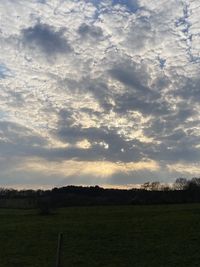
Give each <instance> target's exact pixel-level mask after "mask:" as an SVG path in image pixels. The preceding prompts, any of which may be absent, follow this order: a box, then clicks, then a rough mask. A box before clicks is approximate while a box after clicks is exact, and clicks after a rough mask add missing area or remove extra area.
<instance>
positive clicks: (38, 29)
mask: <svg viewBox="0 0 200 267" xmlns="http://www.w3.org/2000/svg"><path fill="white" fill-rule="evenodd" d="M64 31H65V29H64V28H61V29H60V30H59V31H57V30H56V29H55V28H54V27H52V26H50V25H48V24H42V23H37V24H35V25H34V26H33V27H28V28H25V29H23V30H22V38H23V42H24V43H25V44H27V45H28V46H29V47H30V48H31V49H35V48H39V49H40V50H41V51H42V53H44V54H45V55H46V56H47V57H51V56H54V55H57V54H66V53H69V52H70V51H71V46H70V45H69V44H68V41H67V39H66V38H65V37H64Z"/></svg>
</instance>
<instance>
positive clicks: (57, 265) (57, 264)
mask: <svg viewBox="0 0 200 267" xmlns="http://www.w3.org/2000/svg"><path fill="white" fill-rule="evenodd" d="M62 243H63V233H59V234H58V246H57V253H56V267H61V265H60V263H61V250H62Z"/></svg>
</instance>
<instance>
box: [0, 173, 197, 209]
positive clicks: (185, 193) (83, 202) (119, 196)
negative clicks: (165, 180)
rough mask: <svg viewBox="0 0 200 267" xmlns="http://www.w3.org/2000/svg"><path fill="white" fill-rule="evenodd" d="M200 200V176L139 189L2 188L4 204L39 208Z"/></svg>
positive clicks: (1, 200) (0, 201) (76, 187)
mask: <svg viewBox="0 0 200 267" xmlns="http://www.w3.org/2000/svg"><path fill="white" fill-rule="evenodd" d="M195 202H200V178H198V177H194V178H192V179H186V178H182V177H181V178H178V179H176V181H175V182H174V183H173V184H171V185H168V184H162V183H160V182H146V183H144V184H143V185H141V187H140V188H139V189H135V188H132V189H105V188H101V187H99V186H89V187H83V186H72V185H71V186H65V187H60V188H53V189H51V190H16V189H6V188H0V207H12V208H35V207H39V208H40V209H41V210H43V211H45V210H48V209H49V207H52V208H54V207H55V208H57V207H67V206H92V205H134V204H137V205H140V204H143V205H148V204H175V203H195Z"/></svg>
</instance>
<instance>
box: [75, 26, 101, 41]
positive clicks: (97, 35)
mask: <svg viewBox="0 0 200 267" xmlns="http://www.w3.org/2000/svg"><path fill="white" fill-rule="evenodd" d="M78 33H79V34H80V35H81V36H82V37H83V38H88V37H90V38H93V39H95V40H100V39H102V37H103V31H102V29H101V28H100V27H98V26H94V25H88V24H86V23H83V24H81V25H80V27H79V28H78Z"/></svg>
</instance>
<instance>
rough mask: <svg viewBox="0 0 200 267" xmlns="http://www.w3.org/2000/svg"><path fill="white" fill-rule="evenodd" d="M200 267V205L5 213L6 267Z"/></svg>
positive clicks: (0, 235) (2, 247)
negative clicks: (58, 263) (58, 259)
mask: <svg viewBox="0 0 200 267" xmlns="http://www.w3.org/2000/svg"><path fill="white" fill-rule="evenodd" d="M59 232H63V233H64V246H63V257H62V262H63V263H62V267H79V266H81V267H83V266H84V267H97V266H98V267H129V266H130V267H134V266H136V267H146V266H148V267H151V266H152V267H156V266H158V267H164V266H166V267H175V266H176V267H177V266H178V267H184V266H187V267H188V266H190V267H192V266H200V205H197V204H194V205H172V206H124V207H88V208H87V207H82V208H66V209H61V210H59V211H57V213H56V214H55V215H50V216H40V215H37V212H36V211H33V210H28V211H21V210H20V211H19V210H18V211H17V210H0V267H41V266H42V267H54V266H55V255H56V247H57V237H58V233H59Z"/></svg>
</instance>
